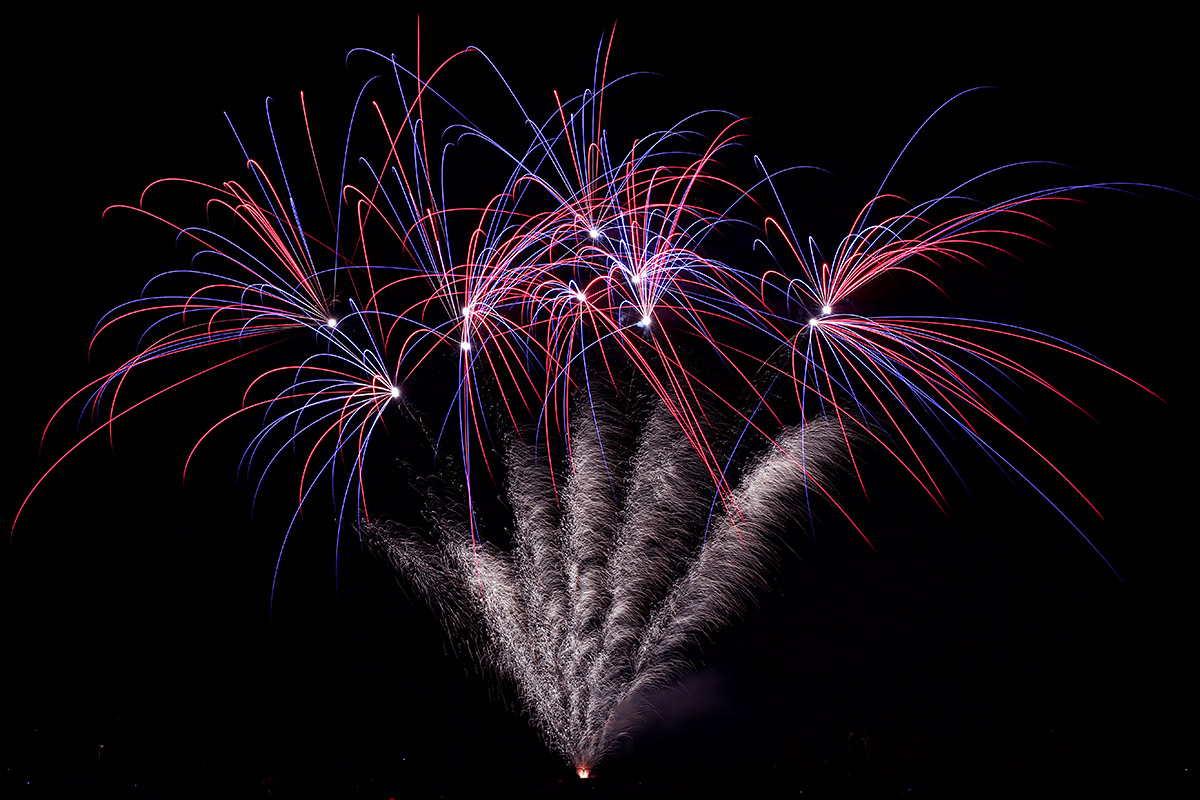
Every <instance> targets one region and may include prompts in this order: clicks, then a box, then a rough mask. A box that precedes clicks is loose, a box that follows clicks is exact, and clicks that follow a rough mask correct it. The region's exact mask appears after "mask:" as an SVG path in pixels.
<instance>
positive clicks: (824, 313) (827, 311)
mask: <svg viewBox="0 0 1200 800" xmlns="http://www.w3.org/2000/svg"><path fill="white" fill-rule="evenodd" d="M832 313H833V307H832V306H821V316H823V317H828V316H829V315H830V314H832Z"/></svg>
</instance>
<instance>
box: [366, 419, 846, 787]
mask: <svg viewBox="0 0 1200 800" xmlns="http://www.w3.org/2000/svg"><path fill="white" fill-rule="evenodd" d="M582 411H583V413H577V414H576V415H575V418H574V421H573V424H572V430H571V432H570V441H569V442H568V446H569V453H570V455H569V458H564V459H562V463H561V464H560V465H559V467H558V469H559V472H558V473H556V474H552V473H551V468H550V466H549V464H548V460H547V458H546V456H545V455H544V449H539V448H536V447H535V446H534V445H531V444H526V443H521V442H519V441H518V440H517V439H516V437H514V438H513V440H512V441H511V442H510V443H509V446H508V448H507V473H508V487H507V490H508V498H509V503H510V505H511V508H512V511H513V514H514V517H515V527H514V529H513V532H512V537H511V538H512V541H511V546H510V547H509V549H507V550H504V549H501V548H499V547H497V546H495V545H494V544H492V543H489V542H488V541H485V540H483V539H476V540H475V541H474V542H473V541H472V537H471V534H470V527H469V525H468V523H467V518H466V514H467V511H466V509H465V507H463V506H458V505H455V504H453V503H452V504H449V505H447V504H441V505H438V504H437V502H436V501H434V502H431V504H430V507H429V508H427V509H426V514H425V515H426V518H427V520H428V521H429V523H430V529H429V530H426V531H416V530H411V529H406V528H402V527H400V526H396V525H392V524H386V523H385V524H375V525H370V526H366V527H364V528H363V530H362V535H363V538H364V540H365V542H366V543H367V544H368V546H369V547H370V548H371V549H372V550H374V551H375V552H376V553H377V554H379V555H380V556H382V557H384V558H385V559H386V560H387V561H388V562H389V563H390V565H391V566H392V567H393V568H394V569H395V570H396V572H397V573H399V575H400V576H401V577H402V579H403V580H404V581H405V582H407V583H408V584H409V585H411V586H413V587H414V588H416V589H417V590H418V592H419V593H420V594H421V595H422V596H423V597H424V598H425V600H426V601H427V602H428V603H429V606H430V607H431V609H432V610H433V611H434V613H435V614H436V615H437V616H438V617H439V618H440V619H441V621H442V623H443V624H444V625H445V627H446V629H447V631H448V632H449V633H450V635H451V637H452V639H453V640H454V641H456V642H459V643H461V644H462V646H464V647H465V648H466V649H467V650H468V653H467V655H469V657H471V658H472V659H473V660H475V661H476V662H477V663H478V664H479V665H480V666H481V667H483V668H485V669H486V670H489V671H493V672H495V673H497V675H498V677H500V678H501V680H502V681H503V682H504V683H505V684H507V685H510V686H512V687H513V688H514V689H515V692H516V694H517V696H518V698H519V701H520V703H521V705H522V706H523V707H524V708H525V710H526V711H527V713H528V714H529V716H530V717H531V719H532V722H533V723H534V725H535V726H536V727H537V728H538V729H539V730H540V731H541V733H542V735H543V736H544V738H545V739H546V741H547V743H548V744H549V746H550V747H552V748H553V749H555V750H557V751H558V752H560V753H562V754H563V755H564V756H566V757H567V758H568V759H569V760H570V761H571V763H572V764H574V765H575V767H576V769H577V770H578V771H579V772H580V774H581V775H586V771H587V770H590V769H591V768H592V767H593V766H594V765H595V764H596V763H597V762H599V761H600V760H601V759H602V758H603V757H604V756H605V754H607V753H609V752H610V751H611V750H612V748H613V747H614V746H615V745H616V744H617V743H618V742H619V741H620V739H621V737H622V736H624V735H627V734H628V733H629V732H630V730H631V728H632V727H633V726H634V725H636V722H637V719H638V714H637V713H636V709H637V707H638V704H639V703H638V701H639V700H640V699H641V698H643V697H645V696H646V694H647V693H648V692H650V691H652V690H655V689H659V688H662V687H664V686H665V685H667V684H669V683H671V682H672V681H674V680H675V679H676V678H678V677H679V676H680V675H681V674H682V673H683V672H685V671H686V670H687V669H688V668H689V666H690V663H689V660H688V659H689V654H690V653H691V652H692V651H693V650H694V648H695V646H696V644H697V642H699V641H702V640H704V639H706V638H708V637H710V636H711V635H712V634H713V633H714V632H715V631H717V630H718V629H719V628H721V627H722V626H723V625H725V624H727V623H728V622H729V621H730V620H732V619H733V618H736V617H737V616H738V615H740V614H741V613H742V612H743V611H744V610H745V609H746V608H747V607H748V606H749V605H750V604H751V603H752V602H753V598H754V594H755V592H756V591H759V590H762V589H764V588H766V587H767V585H768V584H767V576H768V574H769V572H770V568H771V566H772V564H773V562H774V559H775V556H776V553H777V550H778V547H777V545H778V539H779V537H780V535H781V534H783V533H784V532H785V531H786V530H788V529H789V528H790V527H793V526H794V524H795V523H797V522H799V521H801V520H802V519H803V518H804V517H805V516H806V503H805V484H806V482H808V483H809V485H810V486H811V485H813V484H815V483H823V481H822V480H821V473H822V471H823V470H828V468H829V467H831V466H832V465H833V464H834V463H835V462H836V461H837V459H838V456H839V452H844V451H839V449H838V444H839V442H840V441H841V434H840V432H838V431H837V430H836V429H835V427H834V426H833V425H832V424H830V423H828V422H826V421H824V420H820V421H815V422H809V423H807V424H805V425H802V426H797V427H793V428H788V429H785V430H784V431H783V432H782V433H781V434H780V435H778V436H776V437H775V439H774V441H773V442H770V443H766V442H764V444H763V449H762V452H761V453H760V454H759V455H758V456H757V457H755V458H753V459H751V460H750V461H749V463H747V464H745V466H744V467H743V469H742V470H741V478H740V481H738V483H737V485H736V488H734V489H733V491H732V492H731V493H727V495H728V496H727V497H726V498H725V499H724V500H723V501H718V502H717V503H715V504H714V502H713V500H714V497H716V494H717V492H716V490H715V488H714V481H713V478H712V476H711V474H710V472H709V471H708V469H707V468H705V467H704V465H703V462H702V460H701V458H700V457H699V456H698V455H697V452H696V449H695V448H694V447H693V446H692V444H691V442H689V440H688V438H687V437H686V436H684V434H683V432H682V431H681V429H680V427H679V425H678V424H677V422H676V420H675V419H674V418H673V417H672V416H671V414H670V413H668V412H667V411H666V410H665V409H664V408H663V407H662V406H661V405H659V406H658V407H656V408H655V409H654V410H653V411H651V412H650V413H649V414H648V415H644V417H643V418H642V419H641V424H640V427H639V428H638V429H637V430H636V431H635V430H633V425H634V423H631V421H630V418H629V416H628V415H623V414H622V413H619V412H618V411H617V410H615V409H613V408H612V407H611V406H609V405H604V404H601V403H589V404H585V405H584V408H583V409H582ZM636 418H637V415H634V419H636ZM801 454H803V455H801ZM556 482H557V483H556ZM556 489H557V491H556Z"/></svg>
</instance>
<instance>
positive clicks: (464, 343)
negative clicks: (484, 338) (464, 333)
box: [459, 339, 471, 351]
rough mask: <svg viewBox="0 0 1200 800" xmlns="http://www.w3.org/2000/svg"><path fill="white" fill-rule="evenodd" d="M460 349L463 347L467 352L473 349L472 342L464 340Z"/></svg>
mask: <svg viewBox="0 0 1200 800" xmlns="http://www.w3.org/2000/svg"><path fill="white" fill-rule="evenodd" d="M459 347H461V348H462V349H463V350H464V351H466V350H470V349H471V342H470V340H468V339H463V340H462V343H461V344H459Z"/></svg>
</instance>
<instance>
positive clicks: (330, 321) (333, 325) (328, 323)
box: [325, 317, 338, 328]
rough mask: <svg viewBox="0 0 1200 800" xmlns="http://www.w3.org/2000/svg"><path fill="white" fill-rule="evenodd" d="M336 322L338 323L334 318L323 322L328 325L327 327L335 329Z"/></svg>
mask: <svg viewBox="0 0 1200 800" xmlns="http://www.w3.org/2000/svg"><path fill="white" fill-rule="evenodd" d="M337 322H338V321H337V318H336V317H330V318H329V319H327V320H325V324H326V325H328V326H329V327H331V328H336V327H337Z"/></svg>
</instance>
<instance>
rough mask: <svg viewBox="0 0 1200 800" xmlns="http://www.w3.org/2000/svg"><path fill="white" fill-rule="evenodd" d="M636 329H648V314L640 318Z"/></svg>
mask: <svg viewBox="0 0 1200 800" xmlns="http://www.w3.org/2000/svg"><path fill="white" fill-rule="evenodd" d="M638 327H639V328H649V327H650V315H649V314H647V315H646V316H644V317H642V319H641V321H640V322H638Z"/></svg>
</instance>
